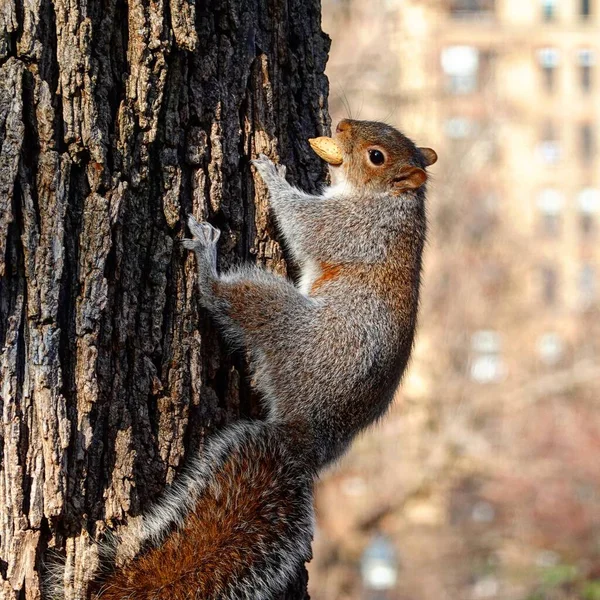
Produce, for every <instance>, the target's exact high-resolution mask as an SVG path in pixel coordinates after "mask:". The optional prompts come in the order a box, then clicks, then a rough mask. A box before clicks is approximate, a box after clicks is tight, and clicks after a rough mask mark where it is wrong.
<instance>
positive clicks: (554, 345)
mask: <svg viewBox="0 0 600 600" xmlns="http://www.w3.org/2000/svg"><path fill="white" fill-rule="evenodd" d="M537 350H538V355H539V357H540V358H541V359H542V362H544V363H545V364H546V365H548V366H553V365H556V364H557V363H558V362H559V361H560V359H561V358H562V356H563V354H564V342H563V340H562V338H561V336H560V335H559V334H558V333H555V332H548V333H544V334H543V335H542V336H540V337H539V338H538V342H537Z"/></svg>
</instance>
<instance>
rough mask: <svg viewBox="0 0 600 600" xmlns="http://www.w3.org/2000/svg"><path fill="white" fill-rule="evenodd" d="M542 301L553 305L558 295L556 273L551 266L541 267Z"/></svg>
mask: <svg viewBox="0 0 600 600" xmlns="http://www.w3.org/2000/svg"><path fill="white" fill-rule="evenodd" d="M541 284H542V301H543V302H544V304H545V305H546V306H555V305H556V301H557V297H558V275H557V273H556V269H555V268H554V267H552V266H545V267H542V269H541Z"/></svg>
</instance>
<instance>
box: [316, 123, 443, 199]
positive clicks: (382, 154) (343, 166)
mask: <svg viewBox="0 0 600 600" xmlns="http://www.w3.org/2000/svg"><path fill="white" fill-rule="evenodd" d="M310 144H311V146H312V148H313V149H314V150H315V152H317V154H318V155H319V156H320V157H321V158H323V159H324V160H325V161H327V162H328V163H329V164H330V165H331V167H332V168H331V173H332V179H333V180H334V182H335V181H336V180H337V181H345V182H347V183H348V184H350V186H351V187H352V188H354V189H356V190H363V191H366V192H373V193H391V194H394V195H400V194H402V193H403V192H406V191H408V190H416V189H418V188H420V187H421V186H422V185H423V184H424V183H425V182H426V181H427V173H426V172H425V168H426V167H428V166H429V165H432V164H433V163H435V161H436V160H437V154H436V153H435V152H434V151H433V150H432V149H431V148H417V146H415V144H413V142H411V141H410V140H409V139H408V138H407V137H406V136H405V135H403V134H401V133H400V132H399V131H397V130H396V129H394V128H393V127H391V126H390V125H386V124H385V123H378V122H376V121H354V120H351V119H343V120H342V121H340V122H339V123H338V126H337V128H336V135H335V138H334V139H332V138H316V139H314V140H310Z"/></svg>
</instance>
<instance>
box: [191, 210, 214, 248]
mask: <svg viewBox="0 0 600 600" xmlns="http://www.w3.org/2000/svg"><path fill="white" fill-rule="evenodd" d="M188 227H189V228H190V231H191V232H192V236H193V238H192V239H188V238H186V239H184V240H183V246H184V247H185V248H187V249H188V250H200V249H201V248H206V247H207V246H214V245H215V244H216V243H217V241H218V240H219V237H220V236H221V231H220V230H219V229H217V228H216V227H213V226H212V225H211V224H210V223H206V221H204V222H202V223H198V221H196V219H194V217H192V215H189V216H188Z"/></svg>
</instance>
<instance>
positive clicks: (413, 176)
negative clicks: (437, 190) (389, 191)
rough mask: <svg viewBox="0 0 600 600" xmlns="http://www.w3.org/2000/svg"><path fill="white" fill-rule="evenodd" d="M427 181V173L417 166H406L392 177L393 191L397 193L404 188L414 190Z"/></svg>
mask: <svg viewBox="0 0 600 600" xmlns="http://www.w3.org/2000/svg"><path fill="white" fill-rule="evenodd" d="M426 181H427V173H425V171H423V169H419V167H406V168H405V169H403V170H402V172H401V173H400V174H399V175H398V177H396V179H394V191H395V192H396V193H397V194H399V193H401V192H404V191H405V190H416V189H417V188H420V187H421V186H422V185H423V184H424V183H425V182H426Z"/></svg>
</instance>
